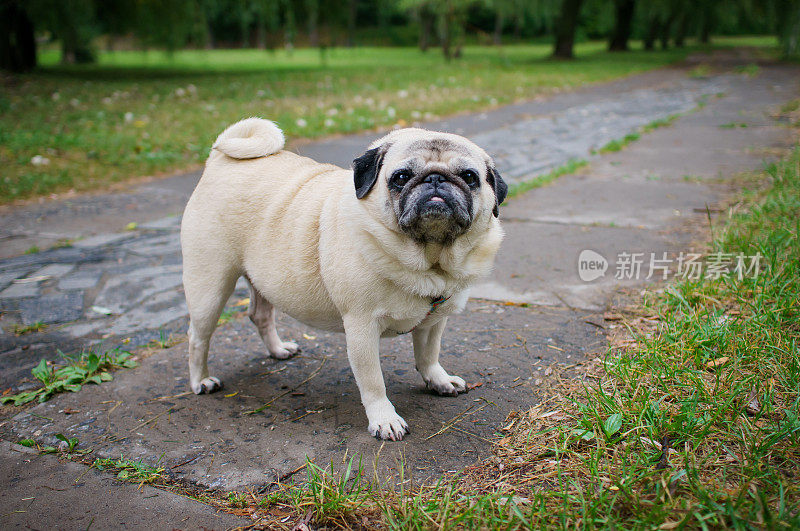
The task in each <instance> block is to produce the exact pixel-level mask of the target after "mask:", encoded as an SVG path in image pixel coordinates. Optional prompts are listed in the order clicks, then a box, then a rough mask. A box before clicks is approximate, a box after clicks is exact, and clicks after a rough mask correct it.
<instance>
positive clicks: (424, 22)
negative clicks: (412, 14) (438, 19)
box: [418, 7, 434, 52]
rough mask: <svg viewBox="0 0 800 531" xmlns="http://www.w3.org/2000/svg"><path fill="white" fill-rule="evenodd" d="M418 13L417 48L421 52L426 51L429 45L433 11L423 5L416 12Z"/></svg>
mask: <svg viewBox="0 0 800 531" xmlns="http://www.w3.org/2000/svg"><path fill="white" fill-rule="evenodd" d="M418 15H419V49H420V50H422V51H423V52H427V51H428V47H429V46H430V45H431V34H432V33H433V22H434V17H433V13H431V12H430V10H428V9H426V8H425V7H423V8H422V9H420V10H419V12H418Z"/></svg>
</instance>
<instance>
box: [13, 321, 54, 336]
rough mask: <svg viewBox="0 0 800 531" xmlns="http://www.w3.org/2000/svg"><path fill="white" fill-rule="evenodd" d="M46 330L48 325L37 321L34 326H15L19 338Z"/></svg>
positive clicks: (15, 332)
mask: <svg viewBox="0 0 800 531" xmlns="http://www.w3.org/2000/svg"><path fill="white" fill-rule="evenodd" d="M45 328H47V325H46V324H44V323H43V322H41V321H36V322H35V323H33V324H32V325H28V326H20V325H15V326H14V334H16V335H18V336H23V335H25V334H32V333H34V332H41V331H42V330H44V329H45Z"/></svg>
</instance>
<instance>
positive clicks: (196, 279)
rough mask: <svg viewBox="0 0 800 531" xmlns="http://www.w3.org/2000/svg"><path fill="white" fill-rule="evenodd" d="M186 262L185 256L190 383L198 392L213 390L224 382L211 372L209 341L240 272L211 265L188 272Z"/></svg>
mask: <svg viewBox="0 0 800 531" xmlns="http://www.w3.org/2000/svg"><path fill="white" fill-rule="evenodd" d="M187 262H188V260H186V259H184V277H183V287H184V291H185V293H186V304H187V305H188V306H189V385H190V386H191V388H192V391H194V393H195V394H198V395H199V394H202V393H213V392H214V391H217V390H219V389H222V382H221V381H220V379H219V378H217V377H215V376H209V373H208V345H209V341H210V340H211V335H212V334H213V333H214V330H215V329H216V328H217V321H218V320H219V316H220V313H222V309H223V308H224V307H225V303H226V302H227V301H228V298H229V297H230V296H231V293H233V290H234V288H235V287H236V279H237V277H238V275H237V274H236V273H235V272H234V271H224V270H220V271H218V272H217V274H213V272H212V271H210V270H209V269H210V268H208V267H206V268H205V269H203V270H202V271H199V272H198V271H195V272H194V273H193V274H187V271H191V269H192V268H191V265H190V264H187Z"/></svg>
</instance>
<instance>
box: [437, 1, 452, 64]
mask: <svg viewBox="0 0 800 531" xmlns="http://www.w3.org/2000/svg"><path fill="white" fill-rule="evenodd" d="M440 20H441V22H440V24H441V27H440V32H441V39H442V53H443V54H444V58H445V60H447V61H449V60H450V59H452V58H453V55H452V52H451V51H450V45H451V42H450V14H449V13H444V14H443V15H441V19H440Z"/></svg>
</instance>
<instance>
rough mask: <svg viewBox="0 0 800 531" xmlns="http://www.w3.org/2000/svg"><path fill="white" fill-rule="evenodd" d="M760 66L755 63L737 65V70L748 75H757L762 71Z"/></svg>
mask: <svg viewBox="0 0 800 531" xmlns="http://www.w3.org/2000/svg"><path fill="white" fill-rule="evenodd" d="M760 70H761V69H760V68H759V67H758V65H757V64H755V63H750V64H747V65H741V66H737V67H736V72H737V73H739V74H742V75H745V76H747V77H756V76H757V75H758V73H759V72H760Z"/></svg>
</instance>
